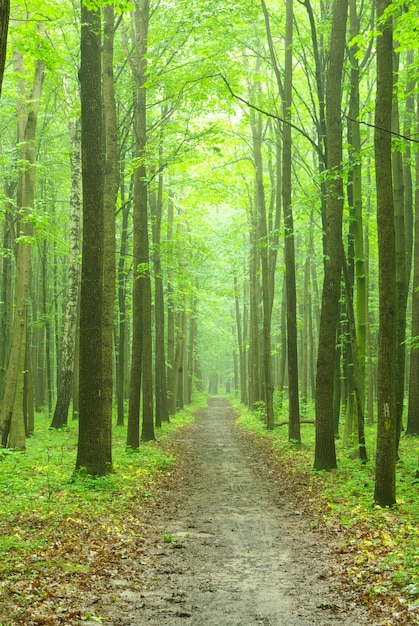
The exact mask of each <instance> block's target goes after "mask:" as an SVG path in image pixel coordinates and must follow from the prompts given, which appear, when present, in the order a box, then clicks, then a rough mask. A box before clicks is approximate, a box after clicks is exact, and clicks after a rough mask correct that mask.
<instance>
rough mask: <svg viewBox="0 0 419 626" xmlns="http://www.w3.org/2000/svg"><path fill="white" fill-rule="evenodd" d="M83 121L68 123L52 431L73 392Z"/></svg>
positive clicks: (65, 417)
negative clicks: (62, 304)
mask: <svg viewBox="0 0 419 626" xmlns="http://www.w3.org/2000/svg"><path fill="white" fill-rule="evenodd" d="M80 131H81V129H80V120H79V119H71V120H70V121H69V133H70V145H71V157H70V160H71V197H70V258H69V265H68V291H67V303H66V308H65V314H64V328H63V336H62V343H61V359H60V375H59V386H58V391H57V402H56V405H55V410H54V415H53V418H52V422H51V428H61V427H62V426H64V425H65V424H67V420H68V409H69V406H70V401H71V396H72V391H73V374H74V355H75V347H76V346H75V339H76V326H77V308H78V302H79V291H80V265H79V257H80V218H81V163H80V160H81V152H80V141H81V137H80Z"/></svg>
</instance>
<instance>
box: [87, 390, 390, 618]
mask: <svg viewBox="0 0 419 626" xmlns="http://www.w3.org/2000/svg"><path fill="white" fill-rule="evenodd" d="M175 447H176V458H177V461H176V462H175V467H174V468H172V469H173V471H172V472H171V474H170V475H169V476H167V475H166V477H165V478H164V479H163V480H162V481H160V484H159V485H158V488H157V491H156V493H155V497H156V499H155V501H154V503H153V504H152V505H150V510H149V511H148V512H144V515H145V516H146V517H147V516H148V515H150V519H149V524H148V525H147V529H144V536H142V537H141V540H140V542H139V543H136V545H135V546H134V545H133V546H132V549H131V550H130V553H129V554H127V555H126V558H125V562H126V569H127V576H126V578H124V577H121V572H119V576H118V578H115V579H114V580H112V581H111V582H112V586H113V588H114V589H113V591H112V592H111V593H109V592H108V593H106V594H102V595H100V596H98V595H97V594H96V597H95V596H94V595H93V596H92V597H91V598H90V604H91V606H92V609H93V610H92V614H93V615H92V618H91V619H92V621H93V620H94V621H96V619H97V621H99V620H100V622H101V623H103V624H106V625H109V626H110V625H112V626H141V625H142V624H150V625H155V626H160V625H167V626H177V625H180V624H182V625H184V624H190V625H191V626H192V625H193V626H220V625H223V626H233V625H234V626H239V625H240V626H251V625H256V624H264V625H272V626H273V625H275V626H281V625H283V626H297V625H298V626H308V625H318V626H333V625H336V626H339V625H342V626H345V625H347V626H357V625H365V624H372V623H373V620H372V619H371V617H369V616H368V613H367V610H366V608H365V607H364V606H362V605H361V604H360V602H359V599H357V590H356V589H355V588H354V587H353V588H352V587H351V586H349V585H348V583H347V582H346V583H344V581H343V580H342V579H341V578H340V577H339V573H338V571H337V564H336V562H335V560H334V557H333V548H334V546H333V543H330V542H328V541H325V540H324V539H325V538H324V537H322V536H321V534H320V533H319V532H318V531H315V530H310V527H311V517H310V513H309V511H308V510H306V509H305V508H304V503H303V501H302V500H301V499H300V500H299V499H298V496H297V494H296V491H295V488H296V486H295V484H294V483H292V482H289V483H288V484H287V482H285V483H284V482H283V480H281V474H280V473H278V471H277V470H275V469H274V468H272V466H271V467H269V465H266V463H265V462H264V459H263V455H264V453H263V449H260V448H257V447H256V446H255V443H254V442H252V439H251V437H250V439H249V437H248V436H246V435H245V434H243V432H242V431H241V430H240V429H239V428H238V427H237V426H235V420H234V411H233V410H232V409H231V407H230V405H229V404H228V402H227V400H224V399H212V400H210V402H209V405H208V407H207V408H206V409H203V410H201V411H200V412H199V413H198V416H197V419H196V420H195V422H193V423H192V424H190V425H189V426H187V427H185V428H183V429H181V430H180V431H179V433H178V434H177V436H176V443H175ZM296 498H297V499H296ZM85 599H86V600H88V599H87V598H85ZM87 604H89V602H87ZM94 615H98V616H100V618H96V619H95V617H94ZM85 620H86V616H85ZM84 623H85V622H84ZM376 623H377V624H378V623H380V624H381V623H384V622H381V621H380V622H376Z"/></svg>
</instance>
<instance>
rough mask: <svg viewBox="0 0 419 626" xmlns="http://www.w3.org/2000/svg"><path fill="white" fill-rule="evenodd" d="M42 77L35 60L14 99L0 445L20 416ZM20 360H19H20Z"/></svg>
mask: <svg viewBox="0 0 419 626" xmlns="http://www.w3.org/2000/svg"><path fill="white" fill-rule="evenodd" d="M14 65H15V68H14V69H15V71H16V72H18V73H20V74H22V75H23V59H22V57H21V55H20V53H18V52H15V53H14ZM43 80H44V65H43V63H42V62H41V61H36V62H35V74H34V82H33V88H32V94H31V105H30V108H29V110H28V111H25V104H24V94H23V93H22V99H19V100H18V113H19V116H18V137H19V140H20V141H21V142H22V145H23V147H22V152H21V162H22V163H25V167H23V168H22V170H21V171H20V172H19V181H18V188H17V203H18V208H19V218H20V219H19V221H18V229H19V231H18V233H17V237H16V239H15V251H16V275H15V300H14V302H15V306H14V316H13V327H12V336H11V348H10V354H9V359H8V365H7V369H6V373H5V378H4V393H3V402H2V405H1V409H0V445H1V446H6V445H7V444H8V438H9V433H10V427H11V422H12V419H13V413H14V411H15V410H16V411H17V412H18V414H19V415H21V416H22V419H23V409H22V407H19V406H17V405H16V404H15V401H16V399H18V400H19V401H20V399H21V400H22V402H23V395H22V396H21V395H20V394H19V390H18V386H19V384H22V385H23V376H20V371H21V366H22V364H23V365H24V363H25V361H24V359H23V356H22V351H23V352H24V351H25V347H26V341H24V338H25V337H26V328H27V297H28V292H29V281H30V274H31V250H32V242H31V237H32V235H33V227H32V224H31V222H30V220H29V219H27V217H28V212H30V211H31V208H32V207H33V202H34V193H35V138H36V127H37V120H38V110H39V103H40V98H41V93H42V85H43ZM22 359H23V360H22Z"/></svg>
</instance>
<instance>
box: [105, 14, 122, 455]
mask: <svg viewBox="0 0 419 626" xmlns="http://www.w3.org/2000/svg"><path fill="white" fill-rule="evenodd" d="M103 16H104V30H103V108H104V124H105V176H104V207H103V210H104V227H103V228H104V230H103V339H102V350H103V398H102V402H103V412H104V413H103V419H104V427H105V430H106V455H107V459H108V463H112V406H113V331H114V314H115V284H116V265H115V257H116V241H115V213H116V177H117V166H118V141H117V136H118V124H117V116H116V103H115V85H114V71H113V66H114V29H115V16H114V8H113V6H112V5H107V6H105V7H104V9H103Z"/></svg>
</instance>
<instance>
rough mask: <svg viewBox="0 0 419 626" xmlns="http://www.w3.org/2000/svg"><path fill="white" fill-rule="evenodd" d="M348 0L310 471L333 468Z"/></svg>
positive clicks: (332, 63) (335, 92) (332, 61)
mask: <svg viewBox="0 0 419 626" xmlns="http://www.w3.org/2000/svg"><path fill="white" fill-rule="evenodd" d="M347 13H348V0H335V1H334V3H333V17H332V31H331V36H330V49H329V55H330V58H329V66H328V73H327V88H326V103H327V106H326V111H327V116H326V123H327V164H328V178H327V191H328V194H327V220H326V258H325V276H324V282H323V295H322V308H321V318H320V335H319V349H318V355H317V377H316V446H315V459H314V469H316V470H324V469H326V470H329V469H333V468H335V467H336V450H335V438H334V426H333V377H334V366H335V351H336V329H337V324H338V321H339V298H340V278H341V268H342V213H343V181H342V114H341V100H342V86H341V83H342V67H343V58H344V51H345V41H346V20H347Z"/></svg>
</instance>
